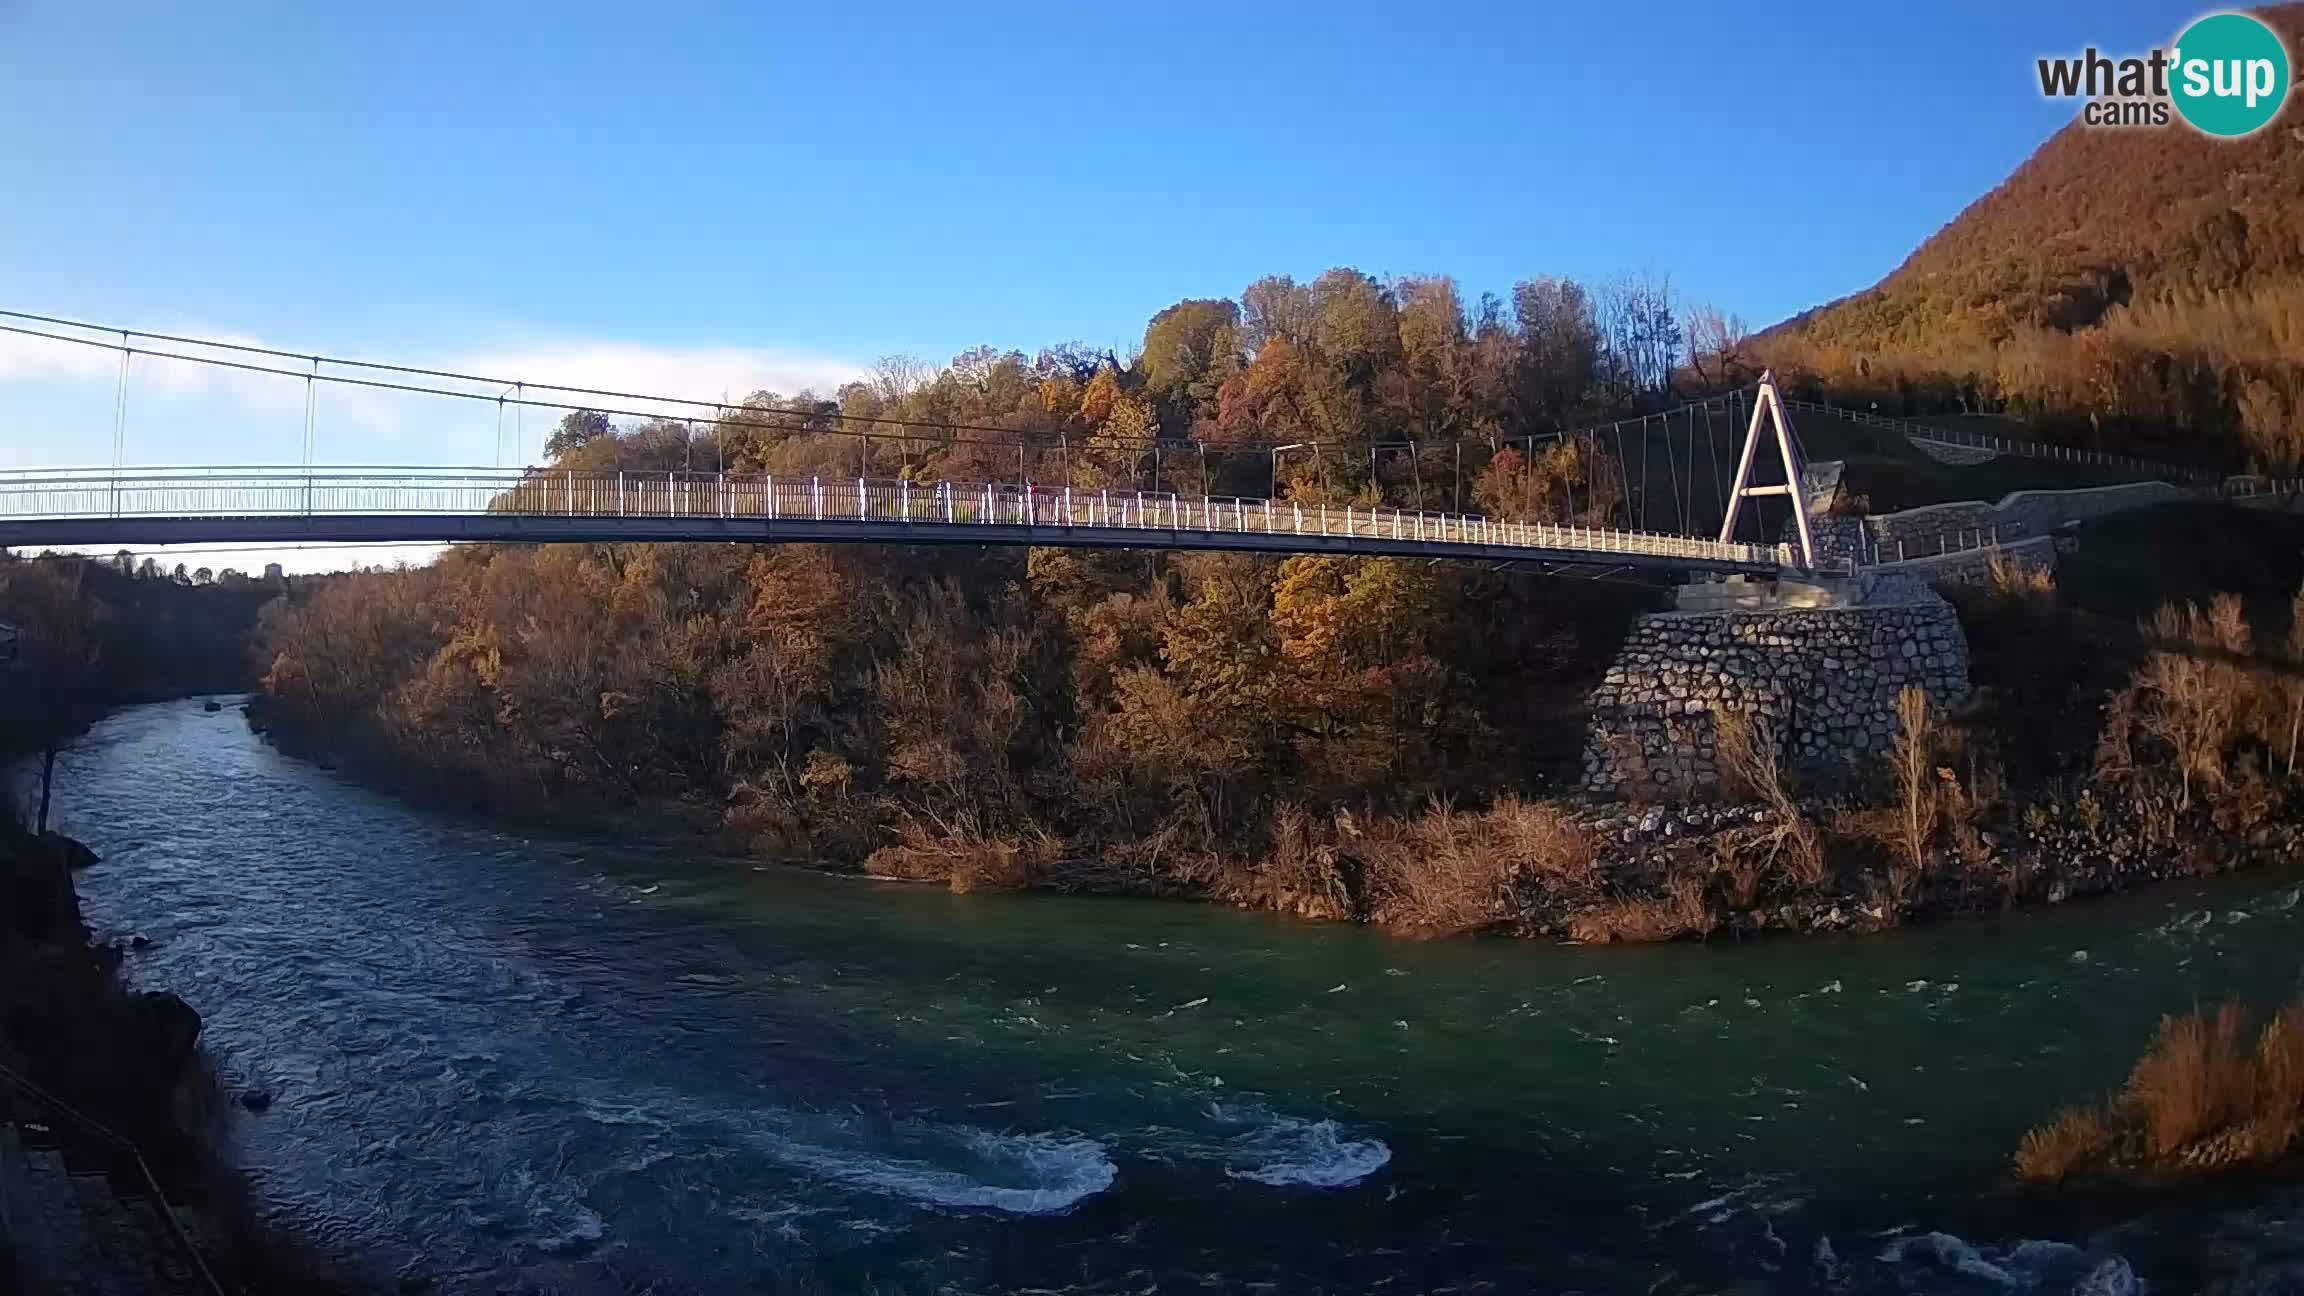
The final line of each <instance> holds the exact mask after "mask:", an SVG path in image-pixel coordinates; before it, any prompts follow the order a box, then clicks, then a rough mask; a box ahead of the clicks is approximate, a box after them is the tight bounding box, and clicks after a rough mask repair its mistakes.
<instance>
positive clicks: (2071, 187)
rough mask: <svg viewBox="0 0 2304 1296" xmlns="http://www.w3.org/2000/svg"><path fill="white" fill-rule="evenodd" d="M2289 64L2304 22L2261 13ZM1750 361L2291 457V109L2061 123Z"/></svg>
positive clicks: (2301, 262)
mask: <svg viewBox="0 0 2304 1296" xmlns="http://www.w3.org/2000/svg"><path fill="white" fill-rule="evenodd" d="M2257 12H2258V13H2259V14H2260V15H2261V16H2263V17H2265V18H2266V19H2268V20H2269V21H2271V22H2272V23H2273V24H2274V25H2275V26H2277V27H2278V28H2280V30H2281V31H2282V32H2283V33H2284V34H2285V35H2286V36H2287V39H2288V44H2289V47H2290V49H2291V50H2294V49H2297V48H2299V47H2304V4H2284V5H2279V6H2276V7H2273V8H2269V9H2262V10H2258V11H2257ZM1760 349H1761V350H1762V352H1763V353H1764V354H1765V355H1766V358H1767V359H1769V360H1770V361H1771V362H1773V363H1775V364H1777V365H1778V366H1779V368H1781V369H1784V370H1786V371H1788V372H1789V373H1791V374H1794V375H1798V376H1803V377H1806V378H1808V379H1810V380H1812V381H1816V382H1819V383H1821V384H1824V385H1828V386H1830V387H1831V388H1832V389H1834V391H1835V392H1836V393H1837V394H1840V395H1843V396H1844V397H1846V398H1850V399H1854V398H1857V397H1866V398H1870V399H1878V400H1880V401H1881V403H1882V407H1883V408H1884V409H1886V408H1890V407H1891V406H1892V405H1893V406H1894V407H1897V408H1901V409H1903V410H1904V411H1905V412H1908V413H1937V412H1963V411H1968V412H1973V411H1994V412H2006V413H2010V414H2014V415H2017V416H2019V417H2022V418H2024V419H2026V420H2028V421H2031V422H2033V423H2035V424H2037V425H2039V426H2041V427H2042V428H2044V429H2045V430H2047V431H2049V432H2050V433H2053V434H2056V435H2058V436H2060V437H2061V438H2062V439H2068V440H2079V441H2089V442H2101V443H2103V444H2104V445H2105V446H2106V447H2107V448H2130V449H2137V450H2146V451H2150V452H2152V453H2157V454H2171V453H2188V454H2191V455H2195V456H2199V457H2207V458H2213V459H2220V460H2226V461H2238V460H2241V459H2254V460H2256V461H2257V462H2259V463H2261V464H2263V465H2265V466H2268V467H2276V468H2279V469H2281V470H2284V471H2292V470H2293V469H2294V467H2295V466H2296V465H2297V463H2298V462H2299V459H2300V458H2304V430H2300V428H2299V423H2300V422H2304V109H2299V108H2298V107H2297V105H2296V104H2295V103H2293V102H2291V103H2290V105H2289V106H2288V108H2287V109H2286V110H2285V111H2284V112H2283V113H2282V115H2281V116H2280V117H2279V118H2278V119H2276V120H2275V121H2274V122H2273V123H2272V124H2271V125H2270V126H2268V127H2266V128H2265V129H2264V130H2261V131H2259V132H2257V133H2256V134H2255V135H2252V136H2249V137H2248V138H2245V139H2240V140H2217V139H2211V138H2209V137H2206V136H2203V135H2201V134H2199V133H2198V132H2196V131H2193V130H2192V129H2190V128H2189V127H2186V126H2184V125H2182V124H2181V123H2177V124H2173V125H2170V126H2167V127H2141V128H2106V127H2089V126H2085V125H2082V124H2080V123H2079V122H2078V121H2077V120H2075V121H2074V122H2073V123H2072V124H2070V125H2067V126H2066V127H2064V128H2063V129H2062V130H2060V131H2058V132H2057V133H2056V134H2055V135H2054V136H2052V137H2051V138H2050V139H2049V140H2048V141H2047V142H2046V143H2045V144H2043V145H2042V146H2041V147H2040V149H2039V151H2038V152H2036V153H2034V154H2033V156H2032V157H2031V158H2030V159H2028V160H2027V161H2026V162H2025V163H2024V164H2023V165H2022V166H2020V167H2018V168H2017V169H2016V171H2015V173H2014V174H2013V175H2011V176H2009V177H2008V179H2007V180H2006V181H2004V182H2002V183H2001V184H2000V186H1999V187H1998V188H1996V189H1994V190H1992V191H1991V192H1990V193H1988V194H1986V195H1984V196H1983V197H1982V198H1979V199H1978V200H1977V201H1976V202H1974V203H1973V204H1971V205H1970V206H1969V207H1968V209H1967V210H1966V211H1964V212H1962V213H1961V214H1960V215H1959V217H1958V218H1957V219H1955V220H1954V221H1953V222H1952V223H1951V224H1949V225H1947V226H1945V227H1944V228H1943V229H1942V230H1941V231H1939V232H1938V233H1937V234H1936V235H1935V236H1934V237H1932V238H1930V239H1929V240H1928V241H1927V242H1925V243H1923V244H1921V245H1920V247H1919V248H1918V249H1917V250H1916V251H1914V252H1913V254H1912V255H1911V257H1910V258H1909V259H1908V260H1906V261H1905V263H1904V264H1903V265H1902V266H1900V267H1898V268H1897V269H1896V271H1895V272H1894V273H1892V274H1890V275H1889V276H1888V277H1887V278H1886V279H1884V280H1882V281H1881V282H1880V284H1878V285H1877V286H1875V287H1873V288H1871V289H1868V290H1866V291H1864V292H1861V293H1858V294H1856V295H1854V296H1852V297H1849V298H1846V299H1844V300H1842V301H1838V302H1834V303H1832V304H1830V305H1827V306H1824V307H1822V308H1820V309H1818V310H1815V311H1812V312H1810V313H1808V314H1807V315H1804V316H1802V317H1799V318H1797V319H1794V320H1792V321H1789V322H1787V323H1786V324H1784V325H1781V326H1779V327H1778V328H1776V329H1773V330H1770V331H1769V332H1768V333H1767V334H1765V335H1763V337H1762V338H1761V340H1760Z"/></svg>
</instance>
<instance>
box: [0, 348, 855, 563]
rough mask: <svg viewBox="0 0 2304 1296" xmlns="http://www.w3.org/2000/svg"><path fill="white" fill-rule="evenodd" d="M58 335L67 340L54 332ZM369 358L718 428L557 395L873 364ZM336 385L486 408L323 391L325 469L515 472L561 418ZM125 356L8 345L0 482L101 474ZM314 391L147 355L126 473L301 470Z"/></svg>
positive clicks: (809, 378)
mask: <svg viewBox="0 0 2304 1296" xmlns="http://www.w3.org/2000/svg"><path fill="white" fill-rule="evenodd" d="M56 331H58V332H64V331H67V330H62V329H58V330H56ZM172 331H176V332H181V333H184V334H186V335H188V336H201V337H208V338H213V339H215V340H217V341H230V342H235V343H241V344H244V345H250V346H268V345H269V346H275V347H279V348H280V349H283V350H294V349H295V346H296V345H297V344H296V343H288V344H285V345H283V344H281V343H278V342H267V341H265V340H262V339H258V338H253V337H248V336H245V335H233V334H227V333H224V332H222V331H220V330H203V329H198V328H191V327H183V328H178V329H174V330H172ZM153 345H155V346H158V347H161V348H162V349H166V350H170V351H176V352H180V353H183V354H185V355H200V356H209V357H213V358H216V359H222V360H230V361H237V362H241V363H248V364H257V365H262V366H264V367H266V368H275V369H288V370H295V369H300V368H303V367H304V366H302V365H300V364H299V363H298V362H297V361H295V360H293V359H291V358H288V357H279V356H261V355H252V354H249V353H246V352H230V351H221V350H215V349H209V348H201V347H198V346H194V345H191V344H186V343H165V344H161V343H155V344H153ZM353 354H355V355H359V356H360V357H361V358H364V359H373V360H379V361H383V362H386V363H394V364H406V365H411V366H416V367H420V368H425V369H436V370H441V371H446V372H453V373H466V374H475V375H481V376H485V377H491V378H503V379H506V380H508V381H511V382H518V383H522V384H525V393H526V395H528V396H529V397H530V398H531V399H538V400H544V401H550V402H556V403H562V404H569V405H580V404H595V405H597V406H599V407H601V408H606V409H611V410H615V411H618V412H621V413H631V414H642V415H663V416H667V417H696V418H709V417H710V410H709V409H708V408H706V407H702V406H695V405H676V404H666V403H659V402H651V401H645V400H636V399H629V400H628V399H610V398H597V399H595V398H589V397H585V396H580V395H575V394H571V393H568V392H566V391H564V390H563V389H562V388H561V387H556V386H554V385H555V384H561V385H565V386H570V387H581V388H587V389H594V390H605V391H623V392H635V393H643V394H646V395H651V396H654V395H661V396H666V397H678V398H685V399H687V400H692V401H701V402H715V401H720V400H723V399H725V400H729V401H737V400H742V399H743V398H744V397H746V396H748V395H750V394H751V393H753V392H755V391H761V390H767V391H774V392H777V393H780V394H782V395H786V396H789V395H793V394H795V393H797V392H799V391H802V390H813V391H816V392H818V393H820V394H823V395H826V396H829V395H831V394H832V393H833V392H834V391H836V390H837V389H838V388H839V386H840V385H841V384H842V383H845V382H848V381H851V380H853V379H857V378H861V377H863V376H864V375H865V373H866V367H865V366H864V365H862V364H858V363H855V362H852V361H847V360H843V359H840V358H838V357H834V356H828V355H824V354H820V353H815V352H809V351H804V350H794V349H779V348H758V347H738V346H690V347H683V346H661V345H653V344H649V343H642V342H630V341H623V340H616V339H600V338H559V339H553V338H533V339H524V340H522V341H520V342H517V343H500V344H496V345H487V346H474V347H469V348H464V349H454V350H452V349H437V350H433V351H431V352H429V353H417V354H391V353H388V352H386V351H383V350H380V349H374V348H363V349H362V350H360V351H357V352H353ZM323 372H324V373H326V372H338V373H343V374H347V375H351V376H358V377H367V378H373V379H378V380H382V381H386V382H393V383H406V384H408V385H411V386H440V387H447V388H453V389H456V390H461V391H464V392H467V393H471V394H473V395H477V396H480V397H482V398H483V399H480V400H469V399H458V398H455V397H449V396H434V395H424V394H419V393H411V392H399V391H389V390H380V389H376V388H368V387H359V386H350V385H343V384H329V383H323V384H321V385H320V386H319V387H318V388H317V389H316V391H317V396H316V402H315V405H314V426H313V441H314V450H315V459H316V461H317V462H319V463H321V464H323V465H331V464H364V465H407V466H418V465H423V466H434V465H438V466H477V465H487V464H490V463H492V462H493V463H497V464H501V465H503V466H506V467H514V466H517V465H519V464H521V463H524V462H533V461H534V460H535V459H536V458H537V457H538V456H539V455H540V453H541V449H542V446H541V443H542V440H543V438H544V436H545V435H546V434H547V432H548V430H549V429H550V427H551V426H552V425H553V424H554V423H556V422H557V421H558V417H559V411H558V410H554V409H541V408H531V409H528V410H526V411H525V412H524V413H522V412H520V411H519V410H517V409H516V408H507V409H506V410H505V411H504V412H503V413H502V414H501V415H500V414H499V409H498V407H497V406H496V405H495V403H494V399H495V397H496V395H497V391H498V389H496V388H493V387H485V388H484V387H482V386H480V385H476V384H470V383H458V382H454V381H449V380H439V379H432V378H426V377H422V376H416V375H402V374H393V373H387V372H381V371H373V370H369V371H362V370H356V369H344V370H332V369H331V368H329V367H327V366H323ZM119 375H120V357H119V354H118V353H117V352H115V351H110V350H104V349H100V348H96V347H89V346H81V345H75V344H72V343H67V342H59V341H53V340H49V339H43V338H32V337H25V336H22V335H19V334H8V333H0V470H6V469H10V468H31V467H70V466H81V467H94V466H97V465H102V464H108V463H109V461H110V457H111V453H112V451H111V444H110V443H111V438H112V434H113V430H114V426H115V403H116V400H117V395H118V382H119ZM304 402H305V384H304V382H303V381H302V380H301V379H300V378H297V377H293V376H283V375H274V374H262V373H249V372H246V371H244V370H234V369H229V368H223V367H218V366H211V365H202V364H197V363H193V362H190V361H183V360H170V359H163V358H161V357H157V356H153V355H149V354H139V355H137V356H136V357H135V358H134V359H133V360H131V362H130V366H129V385H128V404H127V411H126V417H125V419H124V420H121V429H122V433H123V439H124V446H125V448H124V458H125V461H126V463H127V464H129V465H131V466H133V465H138V464H169V465H178V466H199V465H204V464H249V463H279V464H290V463H295V462H298V461H299V459H300V458H301V454H302V441H303V421H304ZM238 556H239V557H241V558H242V559H243V560H244V561H242V562H240V563H236V564H234V565H239V566H243V567H245V568H247V569H249V570H261V569H262V566H263V564H264V563H265V562H267V561H279V562H282V563H284V564H285V565H286V566H287V567H288V569H289V570H291V571H298V570H305V571H310V570H317V569H324V568H325V567H331V566H340V565H347V564H348V563H349V562H355V561H358V562H374V561H378V560H380V559H381V560H383V561H391V560H392V559H394V558H402V557H405V558H408V559H409V560H411V561H419V560H421V559H422V558H423V557H428V556H429V555H428V554H420V553H419V554H411V553H407V552H396V553H370V552H366V551H351V550H302V551H282V552H280V553H277V554H272V553H246V554H243V555H238Z"/></svg>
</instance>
